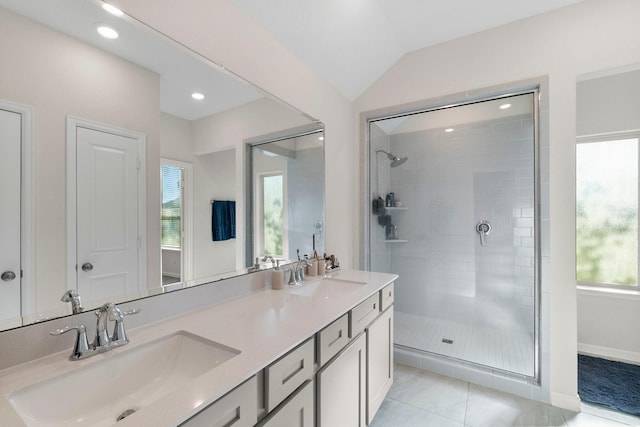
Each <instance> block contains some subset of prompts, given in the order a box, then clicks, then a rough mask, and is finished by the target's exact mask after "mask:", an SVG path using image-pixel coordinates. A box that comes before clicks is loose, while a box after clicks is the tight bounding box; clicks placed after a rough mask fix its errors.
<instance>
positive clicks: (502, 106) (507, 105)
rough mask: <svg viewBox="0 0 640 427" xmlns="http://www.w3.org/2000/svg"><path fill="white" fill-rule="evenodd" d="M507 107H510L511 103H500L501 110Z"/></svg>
mask: <svg viewBox="0 0 640 427" xmlns="http://www.w3.org/2000/svg"><path fill="white" fill-rule="evenodd" d="M507 108H511V104H502V105H501V106H500V109H501V110H506V109H507Z"/></svg>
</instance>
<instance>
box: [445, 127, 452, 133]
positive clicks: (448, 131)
mask: <svg viewBox="0 0 640 427" xmlns="http://www.w3.org/2000/svg"><path fill="white" fill-rule="evenodd" d="M454 130H455V129H454V128H447V129H445V130H444V131H445V132H447V133H451V132H453V131H454Z"/></svg>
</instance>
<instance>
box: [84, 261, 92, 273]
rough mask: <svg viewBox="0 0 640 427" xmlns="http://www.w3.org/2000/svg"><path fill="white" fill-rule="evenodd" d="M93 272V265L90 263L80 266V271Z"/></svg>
mask: <svg viewBox="0 0 640 427" xmlns="http://www.w3.org/2000/svg"><path fill="white" fill-rule="evenodd" d="M91 270H93V264H91V263H90V262H85V263H84V264H82V271H91Z"/></svg>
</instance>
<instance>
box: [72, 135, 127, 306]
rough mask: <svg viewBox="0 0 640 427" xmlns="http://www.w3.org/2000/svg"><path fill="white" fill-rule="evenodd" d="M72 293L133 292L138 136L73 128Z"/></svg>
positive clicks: (91, 296) (96, 297)
mask: <svg viewBox="0 0 640 427" xmlns="http://www.w3.org/2000/svg"><path fill="white" fill-rule="evenodd" d="M76 162H77V164H76V212H77V217H76V233H77V234H76V242H77V243H76V245H77V246H76V248H77V258H76V264H77V280H78V292H79V293H80V295H81V296H82V298H83V299H88V300H90V301H100V300H107V299H111V298H114V297H122V296H123V295H129V294H132V293H136V292H137V291H138V268H139V259H138V258H139V257H138V235H139V233H138V175H139V171H138V140H137V139H135V138H130V137H126V136H121V135H117V134H113V133H109V132H105V131H101V130H95V129H89V128H85V127H76Z"/></svg>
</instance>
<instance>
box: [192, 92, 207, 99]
mask: <svg viewBox="0 0 640 427" xmlns="http://www.w3.org/2000/svg"><path fill="white" fill-rule="evenodd" d="M191 97H192V98H193V99H195V100H198V101H202V100H203V99H204V95H203V94H201V93H199V92H194V93H192V94H191Z"/></svg>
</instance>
